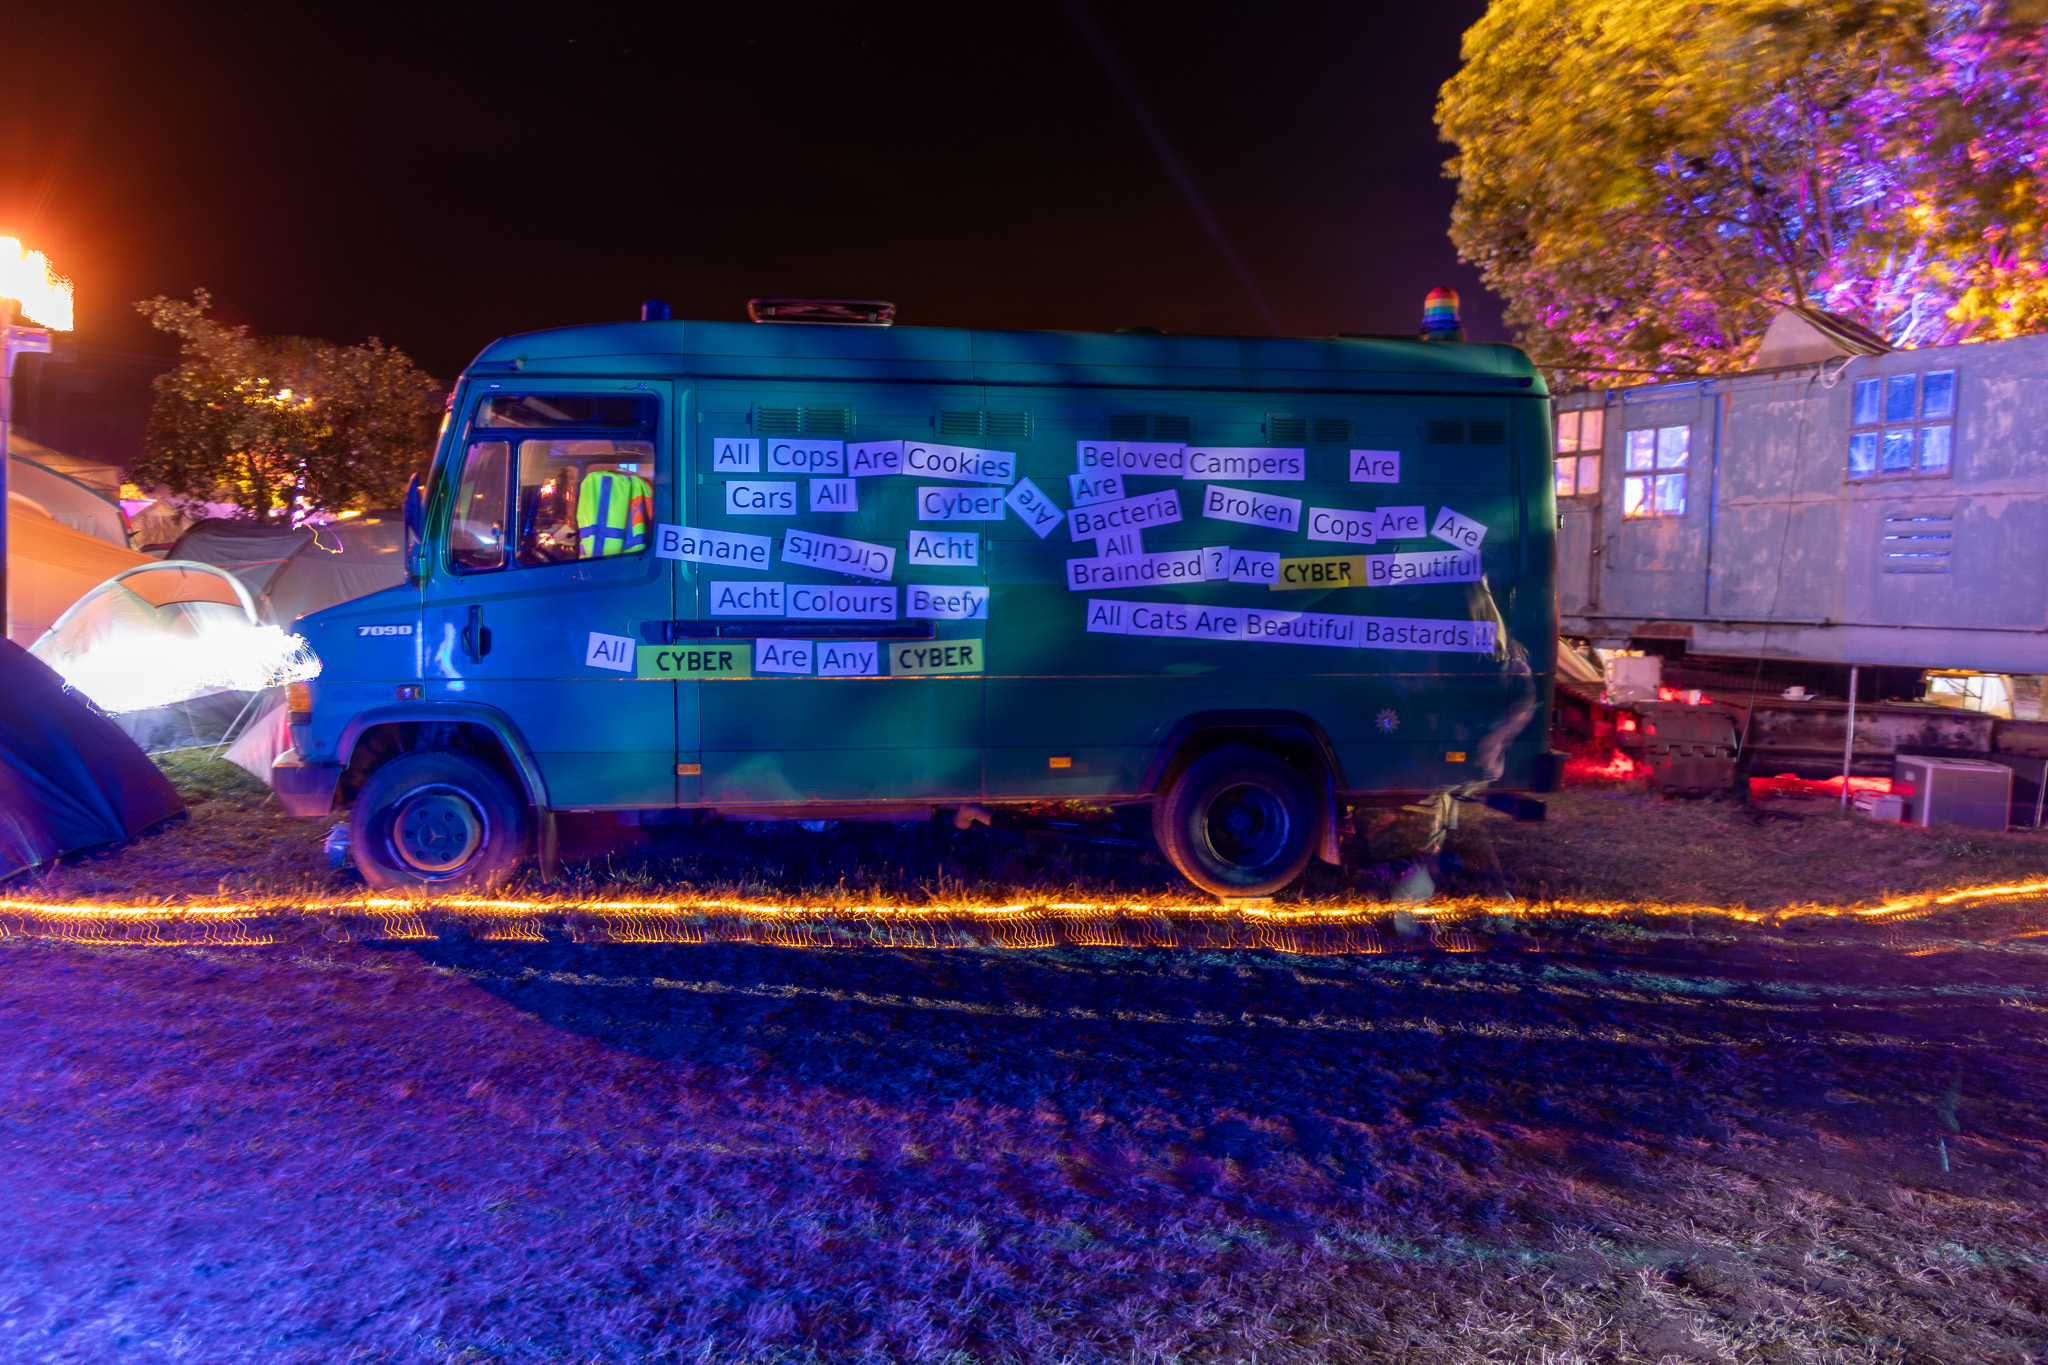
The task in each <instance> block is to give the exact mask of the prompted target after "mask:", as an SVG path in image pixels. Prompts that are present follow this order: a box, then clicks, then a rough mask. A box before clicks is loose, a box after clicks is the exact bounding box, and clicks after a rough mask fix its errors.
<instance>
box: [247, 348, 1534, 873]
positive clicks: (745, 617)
mask: <svg viewBox="0 0 2048 1365" xmlns="http://www.w3.org/2000/svg"><path fill="white" fill-rule="evenodd" d="M1549 472H1550V449H1549V422H1548V403H1547V399H1546V393H1545V389H1544V385H1543V382H1542V379H1541V378H1540V377H1539V376H1538V375H1537V374H1536V372H1535V371H1534V370H1533V369H1532V368H1531V366H1530V364H1529V361H1528V359H1527V358H1526V357H1525V356H1524V355H1523V354H1522V353H1521V352H1520V351H1518V350H1515V349H1514V348H1512V347H1507V346H1491V345H1468V344H1463V343H1443V342H1421V341H1411V340H1406V339H1401V338H1364V337H1360V338H1351V337H1337V338H1328V339H1322V338H1317V339H1308V338H1302V339H1280V338H1274V339H1269V338H1249V337H1207V336H1164V335H1149V334H1147V335H1139V334H1128V335H1127V334H1116V335H1091V334H1080V333H1035V332H990V331H961V330H948V329H935V328H897V327H878V326H859V325H852V326H849V325H828V324H822V323H803V322H768V323H719V322H687V321H665V320H664V321H645V322H629V323H619V324H613V325H596V326H585V327H567V328H561V329H557V330H552V331H544V332H536V333H531V334H528V335H524V336H514V337H509V338H506V339H504V340H501V341H499V342H497V343H495V344H493V345H492V346H490V347H489V348H487V349H486V350H485V351H484V352H483V353H482V354H481V355H480V356H478V357H477V359H476V361H475V363H473V364H472V365H471V366H470V367H469V368H468V370H467V371H466V372H465V373H464V374H463V376H462V379H461V381H460V383H459V384H458V385H457V386H456V389H455V392H454V394H453V395H452V397H451V400H450V409H449V420H448V423H447V425H446V428H445V431H444V433H443V437H442V441H441V445H440V449H439V450H438V452H437V454H436V458H435V461H434V464H433V469H432V472H431V474H430V475H429V476H428V477H427V478H426V480H425V481H424V484H423V485H422V486H421V487H420V488H419V489H418V490H416V493H415V496H414V497H413V498H412V499H411V500H410V505H409V507H408V520H409V524H410V525H412V526H414V527H415V528H416V531H415V536H414V540H413V544H412V548H411V551H410V553H411V556H412V558H411V561H410V563H411V568H412V574H411V581H410V583H409V585H408V586H405V587H400V588H393V589H388V590H385V591H382V592H377V593H372V594H371V595H369V596H367V597H362V598H358V599H356V600H354V601H351V602H346V603H343V604H341V605H339V606H336V607H332V608H329V609H327V610H324V611H319V612H314V613H312V614H310V615H308V616H306V617H304V618H302V619H301V620H300V621H299V623H298V626H297V629H298V631H299V633H300V634H301V635H302V636H303V637H304V638H305V639H306V641H307V642H308V643H309V644H310V645H311V646H312V648H313V650H314V652H315V653H316V654H317V655H318V657H319V660H320V663H321V671H320V673H319V675H318V677H317V679H315V680H314V681H312V682H310V683H304V684H294V686H293V689H292V698H291V714H290V721H291V726H292V739H293V747H292V748H291V749H290V750H288V751H287V752H286V753H285V754H284V755H283V756H282V757H281V758H280V759H279V760H278V763H277V766H276V768H275V770H274V777H275V788H276V790H277V792H278V795H279V797H280V798H281V799H282V801H283V802H284V804H285V806H286V808H287V809H288V810H290V811H292V812H293V813H294V814H297V815H304V816H318V815H325V814H327V813H329V812H330V811H332V810H334V809H335V808H336V807H337V806H339V805H348V806H350V807H351V808H352V809H351V815H350V836H351V839H350V843H351V848H352V851H353V855H354V858H355V862H356V865H357V866H358V868H359V869H360V870H361V872H362V874H363V876H364V878H365V879H366V880H367V881H368V882H369V883H370V884H371V885H373V886H378V887H408V886H411V887H419V886H439V887H445V888H450V889H454V888H480V887H486V886H489V885H492V884H494V883H496V882H498V881H500V880H502V879H503V878H504V877H506V876H507V875H508V874H509V873H510V872H511V871H512V870H513V869H514V868H515V867H516V866H517V865H518V864H519V863H520V862H521V861H522V860H523V859H526V858H529V857H536V856H537V857H538V858H540V859H541V861H542V863H543V865H546V864H548V863H549V862H550V861H551V860H552V858H553V837H554V828H555V816H556V814H557V813H560V812H569V811H620V812H633V811H638V812H651V811H659V810H668V811H673V810H695V811H700V812H707V813H714V812H715V813H717V814H720V815H724V816H728V817H744V818H749V819H764V818H771V819H772V818H777V817H781V818H802V819H823V818H834V817H838V818H896V819H905V818H915V817H925V818H929V817H931V816H932V815H933V814H934V813H939V812H946V813H950V814H951V815H952V816H953V818H954V820H955V822H956V823H959V824H961V825H962V826H963V827H964V825H965V824H966V823H967V822H968V821H971V820H977V819H979V820H986V819H988V818H990V814H991V812H992V811H993V810H995V809H998V808H1001V807H1002V806H1004V805H1019V804H1026V803H1034V802H1046V801H1065V800H1073V801H1085V802H1093V803H1102V804H1111V805H1149V806H1150V808H1151V817H1152V826H1153V830H1154V833H1155V836H1156V838H1157V840H1158V843H1159V846H1160V848H1161V849H1162V850H1163V851H1164V852H1165V854H1166V855H1167V857H1168V858H1169V859H1171V860H1172V862H1173V863H1174V865H1175V866H1176V867H1177V868H1179V869H1180V870H1181V871H1182V872H1183V873H1185V874H1186V875H1187V876H1188V878H1189V879H1190V880H1192V881H1194V882H1195V883H1196V884H1197V885H1199V886H1202V887H1204V888H1206V889H1208V890H1210V891H1212V892H1215V893H1216V894H1219V895H1223V896H1261V895H1267V894H1270V893H1271V892H1272V891H1274V890H1276V889H1278V888H1280V887H1282V886H1285V885H1286V884H1287V883H1289V882H1291V881H1292V880H1293V879H1294V878H1295V877H1297V876H1298V875H1299V874H1300V873H1301V871H1302V870H1303V868H1304V867H1306V866H1307V864H1308V861H1309V860H1310V859H1311V858H1312V857H1316V856H1321V857H1323V858H1325V859H1327V860H1330V861H1335V860H1336V856H1337V854H1336V849H1337V839H1338V831H1339V828H1340V822H1341V820H1342V819H1343V817H1344V814H1345V810H1346V808H1347V807H1350V806H1357V805H1371V804H1380V805H1384V804H1399V803H1402V802H1406V801H1413V800H1415V799H1417V798H1418V797H1421V796H1426V795H1433V794H1437V793H1441V792H1444V791H1447V790H1454V789H1455V790H1463V791H1468V792H1469V791H1473V790H1476V789H1478V788H1480V787H1485V786H1491V787H1493V788H1495V789H1496V790H1501V791H1517V790H1520V791H1530V790H1548V789H1550V787H1551V786H1552V785H1553V780H1554V777H1555V765H1554V762H1553V757H1552V755H1551V754H1550V753H1549V752H1548V745H1547V731H1546V727H1545V725H1544V724H1543V723H1541V722H1540V721H1538V720H1537V718H1547V716H1548V713H1549V706H1550V687H1551V674H1552V659H1553V650H1554V648H1555V640H1556V612H1557V607H1556V598H1555V593H1554V589H1553V574H1554V567H1553V561H1554V547H1553V532H1554V527H1555V511H1554V503H1553V496H1552V490H1551V484H1550V480H1549ZM628 818H631V817H628Z"/></svg>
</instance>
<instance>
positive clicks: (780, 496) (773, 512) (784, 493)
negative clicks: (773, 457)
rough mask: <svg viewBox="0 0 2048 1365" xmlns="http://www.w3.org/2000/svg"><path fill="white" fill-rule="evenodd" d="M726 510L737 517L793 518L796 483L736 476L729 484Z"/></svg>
mask: <svg viewBox="0 0 2048 1365" xmlns="http://www.w3.org/2000/svg"><path fill="white" fill-rule="evenodd" d="M725 510H726V514H727V515H728V516H735V517H793V516H795V515H796V485H795V484H794V483H771V482H767V481H765V480H761V479H733V480H730V481H729V482H728V483H727V484H726V485H725Z"/></svg>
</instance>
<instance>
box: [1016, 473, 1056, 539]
mask: <svg viewBox="0 0 2048 1365" xmlns="http://www.w3.org/2000/svg"><path fill="white" fill-rule="evenodd" d="M1003 501H1004V502H1006V503H1008V504H1009V505H1010V509H1011V510H1012V511H1014V512H1015V513H1016V514H1017V520H1019V521H1021V522H1023V523H1024V524H1025V525H1026V526H1029V527H1030V528H1031V533H1032V534H1033V535H1035V536H1037V537H1038V538H1039V539H1040V540H1044V539H1045V538H1046V537H1047V536H1049V535H1051V534H1052V528H1053V527H1055V526H1057V525H1059V524H1060V509H1059V504H1058V503H1056V502H1054V501H1053V500H1052V499H1051V498H1048V497H1047V496H1046V495H1045V493H1044V491H1043V490H1041V489H1040V488H1039V486H1038V485H1037V484H1035V483H1033V482H1031V480H1029V479H1019V480H1017V486H1016V487H1015V488H1012V489H1011V490H1010V492H1009V496H1007V497H1005V498H1004V499H1003Z"/></svg>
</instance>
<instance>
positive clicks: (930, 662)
mask: <svg viewBox="0 0 2048 1365" xmlns="http://www.w3.org/2000/svg"><path fill="white" fill-rule="evenodd" d="M888 655H889V676H891V677H893V678H932V677H943V676H945V675H946V674H949V673H979V672H981V666H982V665H981V660H982V643H981V641H979V640H928V641H920V642H919V643H917V644H892V645H890V646H889V649H888Z"/></svg>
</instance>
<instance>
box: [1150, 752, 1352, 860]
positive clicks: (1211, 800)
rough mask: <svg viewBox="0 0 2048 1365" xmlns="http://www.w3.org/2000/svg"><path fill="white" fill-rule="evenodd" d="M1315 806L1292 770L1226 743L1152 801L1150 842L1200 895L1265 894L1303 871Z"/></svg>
mask: <svg viewBox="0 0 2048 1365" xmlns="http://www.w3.org/2000/svg"><path fill="white" fill-rule="evenodd" d="M1318 805H1319V803H1318V801H1317V799H1316V795H1315V793H1314V792H1313V791H1312V790H1311V789H1310V788H1309V784H1308V783H1307V781H1306V780H1304V779H1303V778H1302V775H1301V774H1300V773H1298V772H1296V771H1294V769H1292V768H1290V767H1288V766H1287V765H1286V764H1285V763H1283V762H1281V761H1280V760H1279V759H1277V758H1275V757H1273V756H1272V755H1271V754H1267V753H1261V752H1260V751H1259V750H1257V749H1251V748H1247V747H1245V746H1244V745H1242V744H1233V745H1230V746H1228V747H1226V748H1222V749H1218V750H1216V751H1215V752H1214V753H1209V754H1204V755H1203V756H1202V757H1200V758H1198V759H1196V760H1195V761H1194V762H1193V763H1191V764H1189V765H1188V769H1187V771H1186V772H1184V773H1182V774H1181V775H1180V778H1179V780H1178V781H1176V782H1175V783H1174V784H1173V786H1172V787H1170V788H1169V789H1168V790H1167V792H1166V795H1164V796H1162V797H1160V798H1159V799H1158V800H1157V801H1156V802H1155V803H1154V804H1153V807H1152V837H1153V838H1154V839H1155V840H1156V841H1157V842H1158V844H1159V849H1160V851H1161V852H1162V853H1164V854H1165V855H1166V858H1167V861H1168V862H1171V863H1172V864H1173V865H1174V866H1175V867H1176V868H1179V869H1180V872H1181V875H1182V876H1184V877H1186V878H1187V879H1188V880H1189V881H1191V882H1193V883H1194V884H1195V885H1196V886H1199V887H1201V888H1202V889H1203V890H1205V891H1212V892H1214V893H1215V894H1217V895H1219V896H1270V895H1272V894H1273V893H1274V892H1275V891H1278V890H1279V889H1280V888H1281V887H1283V886H1286V885H1287V884H1288V883H1289V882H1292V881H1293V880H1294V879H1295V878H1296V877H1299V876H1300V875H1301V872H1302V869H1303V868H1305V867H1307V866H1308V860H1309V858H1310V857H1311V856H1312V855H1313V854H1314V852H1315V845H1316V836H1317V833H1318V828H1317V819H1316V817H1317V815H1318V814H1319V811H1318Z"/></svg>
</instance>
